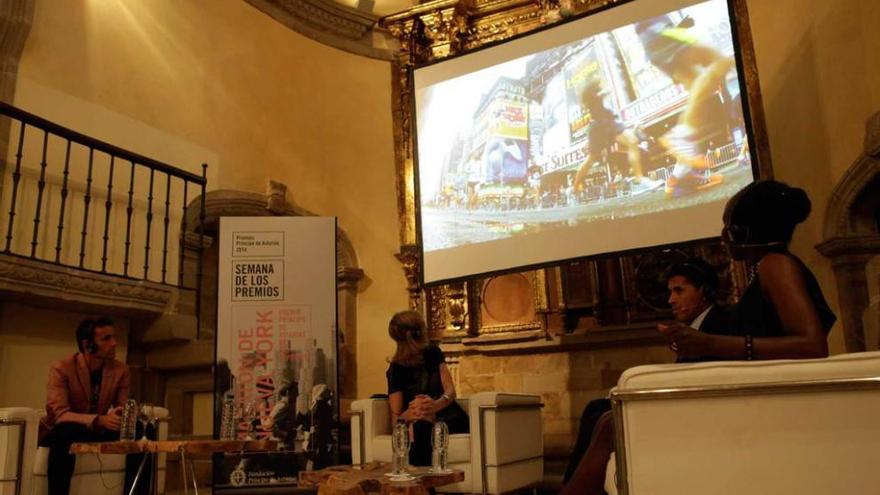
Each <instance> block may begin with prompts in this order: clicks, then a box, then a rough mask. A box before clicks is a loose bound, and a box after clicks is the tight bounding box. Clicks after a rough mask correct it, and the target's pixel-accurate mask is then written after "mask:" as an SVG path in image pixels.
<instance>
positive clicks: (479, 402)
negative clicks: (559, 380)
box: [351, 392, 544, 493]
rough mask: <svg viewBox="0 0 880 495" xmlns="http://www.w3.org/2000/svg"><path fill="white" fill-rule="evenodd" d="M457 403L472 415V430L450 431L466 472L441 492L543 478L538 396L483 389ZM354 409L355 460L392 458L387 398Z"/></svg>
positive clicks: (490, 489) (453, 456)
mask: <svg viewBox="0 0 880 495" xmlns="http://www.w3.org/2000/svg"><path fill="white" fill-rule="evenodd" d="M458 402H459V404H461V406H462V408H464V410H465V411H467V413H468V415H469V418H470V433H466V434H456V435H450V440H449V453H448V456H449V457H448V461H449V467H451V468H454V469H460V470H462V471H464V475H465V477H464V481H463V482H461V483H456V484H454V485H449V486H445V487H442V488H440V489H438V490H439V491H445V492H457V493H506V492H510V491H513V490H517V489H521V488H526V487H529V486H534V485H537V484H538V483H540V482H541V480H542V479H543V476H544V436H543V435H544V432H543V428H542V422H541V407H542V404H541V398H540V397H539V396H537V395H527V394H508V393H500V392H481V393H478V394H474V395H472V396H471V397H469V398H462V399H458ZM351 408H352V420H351V449H352V460H353V462H354V464H362V463H365V462H371V461H385V462H391V412H390V409H389V406H388V400H387V399H363V400H358V401H355V402H353V403H352V406H351Z"/></svg>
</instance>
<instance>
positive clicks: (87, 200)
mask: <svg viewBox="0 0 880 495" xmlns="http://www.w3.org/2000/svg"><path fill="white" fill-rule="evenodd" d="M94 156H95V148H89V171H88V176H87V178H86V196H85V198H83V205H84V207H85V209H84V211H83V227H82V237H81V238H80V244H79V267H80V268H83V265H84V263H85V257H86V233H87V232H88V230H89V203H91V201H92V164H93V159H94Z"/></svg>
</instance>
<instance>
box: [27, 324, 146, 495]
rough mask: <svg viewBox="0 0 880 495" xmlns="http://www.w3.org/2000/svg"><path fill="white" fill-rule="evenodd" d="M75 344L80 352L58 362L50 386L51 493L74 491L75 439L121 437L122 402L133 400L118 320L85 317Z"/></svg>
mask: <svg viewBox="0 0 880 495" xmlns="http://www.w3.org/2000/svg"><path fill="white" fill-rule="evenodd" d="M76 343H77V346H78V347H79V352H77V353H76V354H73V355H72V356H70V357H67V358H65V359H62V360H61V361H58V362H56V363H54V364H53V365H52V368H51V369H50V370H49V382H48V384H47V385H46V416H45V417H44V418H43V419H42V420H41V421H40V445H41V446H44V447H49V466H48V468H49V469H48V472H49V480H48V481H49V495H67V494H68V493H69V491H70V478H71V477H72V476H73V469H74V467H75V463H76V457H75V456H73V455H70V453H69V450H70V444H72V443H75V442H104V441H113V440H118V439H119V428H120V423H121V417H120V416H121V414H122V407H123V405H124V404H125V403H126V401H127V400H128V389H129V372H128V366H127V365H126V364H125V363H123V362H120V361H117V360H116V345H117V341H116V331H115V330H114V328H113V321H111V320H110V319H109V318H106V317H102V318H97V319H91V318H86V319H85V320H83V321H82V322H80V324H79V326H78V327H77V329H76ZM133 457H134V456H129V459H128V462H127V466H126V467H127V469H126V471H127V472H131V471H132V469H131V467H130V466H131V465H132V464H134V466H135V468H136V467H137V462H138V461H140V458H139V456H138V458H137V459H132V458H133ZM127 478H130V476H127ZM126 484H127V485H128V484H129V483H126Z"/></svg>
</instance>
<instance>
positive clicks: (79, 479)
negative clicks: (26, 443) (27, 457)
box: [31, 407, 168, 495]
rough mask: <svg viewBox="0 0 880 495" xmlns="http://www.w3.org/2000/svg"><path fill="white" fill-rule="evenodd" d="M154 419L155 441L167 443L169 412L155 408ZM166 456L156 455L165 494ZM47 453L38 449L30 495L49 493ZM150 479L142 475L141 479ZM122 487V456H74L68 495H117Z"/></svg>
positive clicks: (41, 448)
mask: <svg viewBox="0 0 880 495" xmlns="http://www.w3.org/2000/svg"><path fill="white" fill-rule="evenodd" d="M154 414H155V416H156V418H157V419H158V422H157V423H156V424H157V426H158V431H157V432H156V438H157V439H159V440H167V439H168V421H167V419H168V409H165V408H164V407H156V410H155V413H154ZM166 457H167V455H166V454H159V455H158V461H157V464H158V471H157V477H158V480H157V485H158V487H159V493H164V492H165V462H166ZM48 468H49V449H48V448H47V447H39V448H37V450H36V460H35V461H34V465H33V479H32V485H33V489H32V490H33V491H32V492H31V493H32V495H45V494H47V493H49V478H48ZM145 475H149V473H144V474H143V475H141V476H145ZM124 484H125V456H124V455H112V454H86V455H80V456H77V459H76V467H75V468H74V471H73V478H71V480H70V493H71V494H72V495H76V494H89V495H93V494H94V495H120V494H122V492H123V485H124Z"/></svg>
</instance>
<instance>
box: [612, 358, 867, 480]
mask: <svg viewBox="0 0 880 495" xmlns="http://www.w3.org/2000/svg"><path fill="white" fill-rule="evenodd" d="M611 397H612V401H613V402H614V403H615V411H616V412H615V431H616V435H617V438H616V440H617V456H616V458H617V466H616V467H617V471H618V478H620V480H621V483H619V485H618V490H619V491H620V492H621V493H623V494H626V493H641V492H643V491H645V490H649V491H651V493H655V494H657V495H664V494H673V493H675V494H678V493H703V492H705V491H706V487H707V486H711V487H713V488H712V490H711V491H712V493H716V494H719V495H722V494H723V495H727V494H739V493H751V492H753V491H754V490H755V487H760V491H761V492H762V493H798V494H802V495H813V494H825V493H836V492H847V493H871V492H873V491H874V490H876V487H877V486H880V471H878V470H877V469H876V462H874V457H875V456H874V454H875V453H876V452H877V451H880V435H876V428H877V426H876V422H877V417H880V352H870V353H855V354H843V355H839V356H834V357H831V358H826V359H810V360H775V361H752V362H714V363H700V364H686V365H654V366H639V367H636V368H633V369H630V370H627V371H626V372H625V373H624V374H623V375H622V376H621V378H620V381H619V382H618V386H617V387H615V389H614V390H613V391H612V394H611ZM658 459H662V462H657V460H658ZM817 466H819V467H820V468H817Z"/></svg>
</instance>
